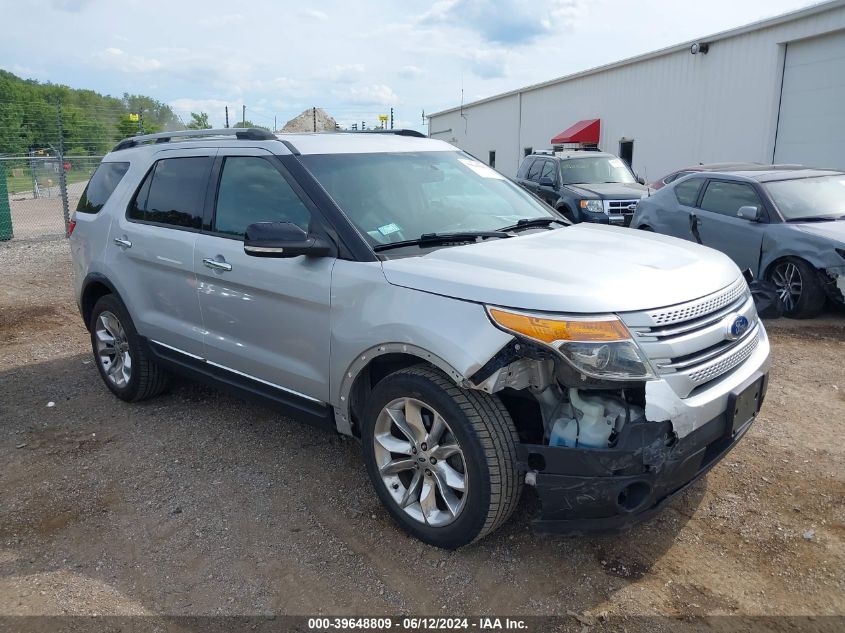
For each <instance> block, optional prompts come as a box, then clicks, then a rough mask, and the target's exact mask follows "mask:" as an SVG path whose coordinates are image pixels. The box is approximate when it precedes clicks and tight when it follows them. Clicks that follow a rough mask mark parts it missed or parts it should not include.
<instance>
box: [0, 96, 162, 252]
mask: <svg viewBox="0 0 845 633" xmlns="http://www.w3.org/2000/svg"><path fill="white" fill-rule="evenodd" d="M33 94H34V93H33ZM33 94H28V93H25V94H21V95H19V96H18V97H17V98H16V99H14V100H12V99H11V98H10V97H9V98H6V97H4V96H2V95H0V244H2V243H4V242H6V241H10V240H32V239H48V238H56V237H63V236H67V230H68V224H69V221H70V217H71V215H72V213H73V211H74V209H76V205H77V203H78V201H79V198H80V197H81V195H82V192H83V191H84V190H85V186H86V185H87V184H88V180H89V179H90V178H91V174H92V173H93V172H94V170H95V169H96V167H97V165H99V163H100V161H101V160H102V156H103V154H105V153H106V152H108V151H109V150H110V149H111V148H112V147H114V145H115V143H116V142H117V141H118V140H120V139H122V138H126V137H127V136H132V135H133V134H137V133H138V132H140V131H142V130H143V127H142V124H141V121H140V119H141V112H142V111H143V112H144V113H146V116H149V117H150V118H152V116H153V113H152V112H151V111H150V110H149V109H145V108H142V107H140V106H138V105H137V104H135V103H134V102H133V101H132V100H133V99H135V98H134V97H131V96H126V97H125V99H124V100H120V99H113V98H99V99H96V100H95V99H92V98H88V97H86V95H84V94H82V95H76V96H74V95H73V94H71V95H70V97H69V99H70V100H69V101H65V102H64V103H63V102H62V100H61V99H58V100H56V99H51V100H44V99H42V100H37V99H36V97H35V96H33ZM159 105H160V104H159ZM133 113H134V114H133ZM133 116H134V118H133Z"/></svg>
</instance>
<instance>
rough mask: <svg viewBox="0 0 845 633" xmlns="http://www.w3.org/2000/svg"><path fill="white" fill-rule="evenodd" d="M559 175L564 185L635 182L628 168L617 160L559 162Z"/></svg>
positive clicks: (611, 158) (585, 159)
mask: <svg viewBox="0 0 845 633" xmlns="http://www.w3.org/2000/svg"><path fill="white" fill-rule="evenodd" d="M560 175H561V177H562V179H563V180H562V182H563V184H564V185H574V184H589V183H597V182H624V183H631V182H637V180H636V178H634V174H632V173H631V170H630V169H628V166H627V165H626V164H625V163H623V162H622V161H621V160H620V159H619V158H613V157H610V156H593V157H590V158H571V159H568V160H562V161H560Z"/></svg>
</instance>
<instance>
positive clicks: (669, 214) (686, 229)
mask: <svg viewBox="0 0 845 633" xmlns="http://www.w3.org/2000/svg"><path fill="white" fill-rule="evenodd" d="M703 184H704V179H703V178H689V179H687V180H684V181H683V182H679V183H677V184H675V185H673V186H672V187H671V188H670V189H669V190H666V191H661V192H660V195H659V196H657V197H656V198H655V200H657V199H658V198H660V199H661V200H663V202H662V203H661V204H660V206H659V207H658V208H657V209H656V210H655V213H654V217H653V218H652V219H650V221H652V222H653V223H654V226H652V228H653V229H654V230H655V231H657V232H658V233H663V234H664V235H672V236H674V237H680V238H682V239H685V240H695V238H694V237H693V235H692V233H690V215H692V214H693V213H695V212H696V208H695V206H696V204H697V202H698V198H699V195H700V193H701V187H702V185H703Z"/></svg>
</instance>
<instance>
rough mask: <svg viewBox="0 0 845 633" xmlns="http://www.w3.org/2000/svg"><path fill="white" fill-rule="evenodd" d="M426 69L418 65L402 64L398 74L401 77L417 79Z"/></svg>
mask: <svg viewBox="0 0 845 633" xmlns="http://www.w3.org/2000/svg"><path fill="white" fill-rule="evenodd" d="M425 73H426V71H425V70H424V69H422V68H420V67H419V66H402V68H400V69H399V76H400V77H402V79H419V78H420V77H422V76H423V75H425Z"/></svg>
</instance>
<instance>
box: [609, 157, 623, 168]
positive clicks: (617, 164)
mask: <svg viewBox="0 0 845 633" xmlns="http://www.w3.org/2000/svg"><path fill="white" fill-rule="evenodd" d="M608 162H609V163H610V166H611V167H622V161H621V160H619V159H618V158H611V159H610V160H609V161H608Z"/></svg>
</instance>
